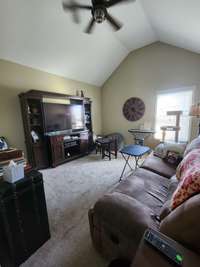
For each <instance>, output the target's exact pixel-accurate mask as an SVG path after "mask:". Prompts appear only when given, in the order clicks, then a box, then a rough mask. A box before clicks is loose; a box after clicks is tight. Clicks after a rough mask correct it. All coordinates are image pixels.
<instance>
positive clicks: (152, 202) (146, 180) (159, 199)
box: [114, 169, 169, 215]
mask: <svg viewBox="0 0 200 267" xmlns="http://www.w3.org/2000/svg"><path fill="white" fill-rule="evenodd" d="M168 185H169V179H166V178H165V177H162V176H160V175H158V174H156V173H153V172H151V171H149V170H145V169H138V170H137V171H136V172H135V173H134V174H132V175H130V176H129V177H128V178H127V179H126V180H124V181H122V182H121V183H120V184H119V185H118V186H117V187H116V188H115V189H114V191H115V192H119V193H122V194H126V195H128V196H130V197H132V198H134V199H136V200H138V201H139V202H140V203H142V204H144V205H145V206H147V207H149V208H151V209H152V210H153V211H154V213H155V214H156V215H158V214H160V209H161V207H162V206H163V204H164V202H165V201H166V197H167V193H168Z"/></svg>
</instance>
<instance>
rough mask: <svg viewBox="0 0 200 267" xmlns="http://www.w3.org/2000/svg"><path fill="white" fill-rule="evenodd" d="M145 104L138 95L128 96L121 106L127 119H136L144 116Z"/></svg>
mask: <svg viewBox="0 0 200 267" xmlns="http://www.w3.org/2000/svg"><path fill="white" fill-rule="evenodd" d="M144 112H145V104H144V102H143V101H142V99H140V98H138V97H131V98H129V99H128V100H127V101H126V102H125V103H124V106H123V114H124V117H125V118H126V119H127V120H128V121H138V120H139V119H141V118H142V117H143V116H144Z"/></svg>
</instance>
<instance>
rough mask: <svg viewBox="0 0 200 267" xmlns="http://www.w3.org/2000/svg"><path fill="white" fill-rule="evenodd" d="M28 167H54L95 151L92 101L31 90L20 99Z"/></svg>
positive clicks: (21, 95)
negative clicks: (93, 148) (92, 150)
mask: <svg viewBox="0 0 200 267" xmlns="http://www.w3.org/2000/svg"><path fill="white" fill-rule="evenodd" d="M19 98H20V103H21V111H22V119H23V124H24V133H25V144H26V148H27V157H28V161H29V163H30V164H31V165H32V166H33V167H34V168H36V169H44V168H48V167H50V166H51V167H55V166H57V165H59V164H62V163H64V162H67V161H70V160H73V159H76V158H78V157H81V156H83V155H86V154H88V153H89V151H90V150H91V148H92V147H93V129H92V114H91V104H92V102H91V100H90V99H89V98H86V97H77V96H71V95H65V94H58V93H51V92H45V91H38V90H30V91H28V92H26V93H22V94H20V95H19Z"/></svg>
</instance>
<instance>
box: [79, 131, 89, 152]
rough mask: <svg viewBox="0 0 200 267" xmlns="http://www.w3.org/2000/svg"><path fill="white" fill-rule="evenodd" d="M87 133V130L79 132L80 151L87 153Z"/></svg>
mask: <svg viewBox="0 0 200 267" xmlns="http://www.w3.org/2000/svg"><path fill="white" fill-rule="evenodd" d="M88 144H89V135H88V132H83V133H81V134H80V152H81V153H88Z"/></svg>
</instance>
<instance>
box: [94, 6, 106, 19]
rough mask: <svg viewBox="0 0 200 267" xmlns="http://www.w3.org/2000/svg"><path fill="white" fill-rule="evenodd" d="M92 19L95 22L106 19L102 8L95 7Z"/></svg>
mask: <svg viewBox="0 0 200 267" xmlns="http://www.w3.org/2000/svg"><path fill="white" fill-rule="evenodd" d="M94 19H95V22H96V23H102V22H103V21H104V20H105V19H106V14H105V10H104V8H95V10H94Z"/></svg>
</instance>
